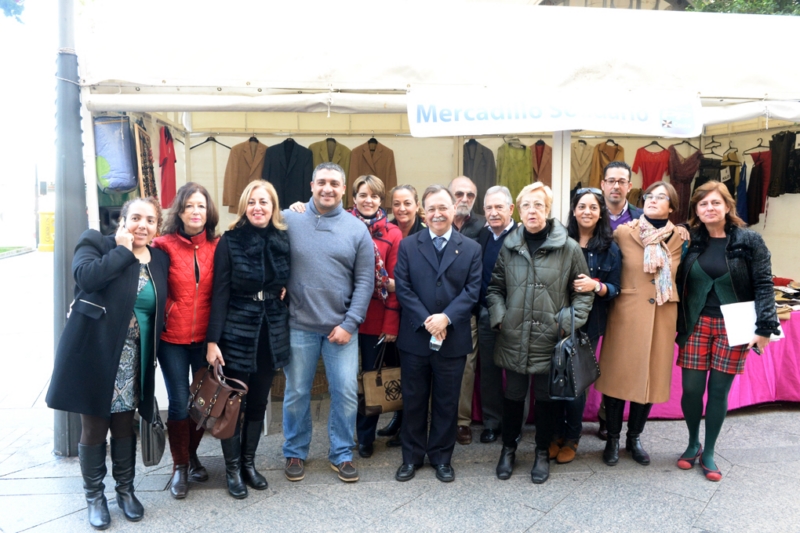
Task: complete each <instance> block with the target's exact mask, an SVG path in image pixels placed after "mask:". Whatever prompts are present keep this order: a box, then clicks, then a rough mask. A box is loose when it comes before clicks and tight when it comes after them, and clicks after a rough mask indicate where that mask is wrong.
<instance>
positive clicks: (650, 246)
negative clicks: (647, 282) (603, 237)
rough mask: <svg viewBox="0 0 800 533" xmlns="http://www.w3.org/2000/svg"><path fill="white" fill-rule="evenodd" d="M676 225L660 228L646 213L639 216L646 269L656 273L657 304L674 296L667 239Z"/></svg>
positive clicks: (670, 224)
mask: <svg viewBox="0 0 800 533" xmlns="http://www.w3.org/2000/svg"><path fill="white" fill-rule="evenodd" d="M673 231H675V226H674V225H673V224H672V222H670V221H667V224H666V225H665V226H664V227H663V228H661V229H658V228H656V227H655V226H653V225H652V224H651V223H650V222H648V220H647V218H645V216H644V215H642V216H641V217H639V238H641V239H642V244H644V271H645V272H647V273H648V274H655V275H656V304H658V305H663V304H664V303H666V302H668V301H669V299H670V298H671V297H672V271H671V268H672V267H671V264H670V253H669V248H667V245H666V244H665V241H666V240H667V239H669V238H670V236H671V235H672V232H673Z"/></svg>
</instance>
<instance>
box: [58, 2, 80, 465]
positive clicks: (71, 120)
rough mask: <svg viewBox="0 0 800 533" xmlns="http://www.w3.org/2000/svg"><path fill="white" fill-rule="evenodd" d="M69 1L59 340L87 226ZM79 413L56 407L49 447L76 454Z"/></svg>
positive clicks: (63, 75) (62, 62)
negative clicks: (74, 262)
mask: <svg viewBox="0 0 800 533" xmlns="http://www.w3.org/2000/svg"><path fill="white" fill-rule="evenodd" d="M73 14H74V10H73V1H72V0H59V1H58V19H59V20H58V59H57V64H56V71H57V74H56V76H57V81H56V175H55V183H56V215H55V233H56V234H55V254H54V261H55V265H54V267H55V268H54V270H53V276H54V280H53V289H54V291H53V292H54V306H53V310H54V313H53V315H54V316H53V328H54V336H53V339H54V341H55V344H56V345H57V344H58V339H59V338H60V337H61V332H62V331H63V329H64V325H65V324H66V322H67V308H68V307H69V303H70V302H71V301H72V294H73V289H74V286H75V282H74V281H73V279H72V257H73V255H74V250H75V245H76V244H77V242H78V237H80V235H81V233H83V231H84V230H86V229H87V228H88V219H87V215H86V190H85V189H86V187H85V182H84V177H83V153H82V142H81V116H80V85H79V78H78V56H77V55H76V54H75V31H74V22H73ZM80 428H81V425H80V416H79V415H77V414H75V413H65V412H63V411H56V412H55V421H54V425H53V430H54V431H53V433H54V436H53V440H54V444H53V453H55V454H56V455H63V456H74V455H77V454H78V440H79V438H80Z"/></svg>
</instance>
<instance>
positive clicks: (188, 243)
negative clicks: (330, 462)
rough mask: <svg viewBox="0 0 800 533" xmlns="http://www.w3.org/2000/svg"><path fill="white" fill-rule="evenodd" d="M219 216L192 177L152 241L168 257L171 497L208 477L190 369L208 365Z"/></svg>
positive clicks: (164, 358)
mask: <svg viewBox="0 0 800 533" xmlns="http://www.w3.org/2000/svg"><path fill="white" fill-rule="evenodd" d="M218 221H219V215H218V214H217V210H216V208H215V207H214V202H213V201H212V200H211V197H210V195H209V194H208V191H207V190H206V188H205V187H203V186H202V185H199V184H197V183H192V182H189V183H187V184H186V185H184V186H183V187H181V188H180V189H179V190H178V193H177V195H176V197H175V201H174V202H173V204H172V208H171V209H170V211H169V214H168V215H167V218H166V221H165V222H164V227H163V230H162V236H161V237H158V238H157V239H155V240H154V241H153V246H155V247H156V248H159V249H161V250H164V251H165V252H167V254H168V255H169V257H170V268H169V279H168V284H169V289H168V290H169V293H168V298H167V312H166V322H165V325H164V331H163V333H162V334H161V347H160V348H161V349H160V350H159V351H158V361H159V363H161V372H162V373H163V374H164V382H165V383H166V386H167V394H168V395H169V411H168V413H169V415H168V419H167V434H168V435H169V448H170V451H171V452H172V462H173V466H172V480H171V481H170V486H169V490H170V494H172V497H173V498H177V499H181V498H185V497H186V493H187V492H188V490H189V478H190V477H191V479H192V481H206V480H207V479H208V472H206V469H205V468H204V467H203V465H201V464H200V461H199V460H198V458H197V447H198V446H199V445H200V439H201V438H202V437H203V430H202V429H197V428H196V427H195V425H194V424H192V422H191V420H190V419H189V412H188V410H187V403H188V399H189V383H190V381H189V367H191V370H192V374H194V372H197V370H199V369H200V368H203V367H204V366H205V365H206V357H205V355H206V349H205V339H206V328H207V327H208V318H209V313H210V310H211V290H212V282H213V279H214V251H215V249H216V247H217V242H218V240H219V239H218V238H217V237H216V236H215V234H214V231H215V229H216V227H217V222H218Z"/></svg>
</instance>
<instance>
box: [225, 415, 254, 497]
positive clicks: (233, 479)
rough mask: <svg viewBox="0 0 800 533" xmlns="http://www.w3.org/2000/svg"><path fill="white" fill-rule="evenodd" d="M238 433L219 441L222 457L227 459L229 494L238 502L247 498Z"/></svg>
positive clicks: (226, 470) (240, 442)
mask: <svg viewBox="0 0 800 533" xmlns="http://www.w3.org/2000/svg"><path fill="white" fill-rule="evenodd" d="M240 430H241V428H240V429H239V430H237V433H236V434H235V435H234V436H233V437H231V438H229V439H222V440H221V441H219V443H220V446H221V447H222V456H223V457H224V458H225V480H226V481H227V483H228V492H229V493H230V495H231V496H233V497H234V498H236V499H237V500H241V499H242V498H247V485H245V484H244V480H243V479H242V439H241V437H240V436H239V433H238V431H240Z"/></svg>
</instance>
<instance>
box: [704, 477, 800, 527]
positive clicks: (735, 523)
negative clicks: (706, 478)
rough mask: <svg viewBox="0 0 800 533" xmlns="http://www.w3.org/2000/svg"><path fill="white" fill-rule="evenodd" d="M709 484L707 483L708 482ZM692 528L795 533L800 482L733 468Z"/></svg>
mask: <svg viewBox="0 0 800 533" xmlns="http://www.w3.org/2000/svg"><path fill="white" fill-rule="evenodd" d="M708 483H711V482H708ZM714 484H715V485H719V488H718V490H717V491H716V493H715V494H714V497H713V498H712V499H711V501H710V502H709V503H708V505H707V506H706V507H705V509H704V510H703V513H702V514H701V515H700V517H699V518H698V520H697V522H696V523H695V525H696V526H697V527H701V528H705V529H707V530H710V531H714V532H715V533H726V532H737V533H738V532H749V531H752V532H759V533H760V532H763V531H774V532H793V533H794V532H797V531H798V530H800V500H799V499H798V497H797V495H798V491H800V482H799V481H798V479H797V478H796V477H793V476H781V475H776V474H775V473H774V472H765V471H763V470H761V469H760V468H757V467H756V468H751V467H743V466H738V465H737V466H734V467H733V468H732V469H731V470H730V471H729V472H728V473H727V474H726V475H724V476H723V478H722V481H720V482H719V483H718V484H717V483H714Z"/></svg>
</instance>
